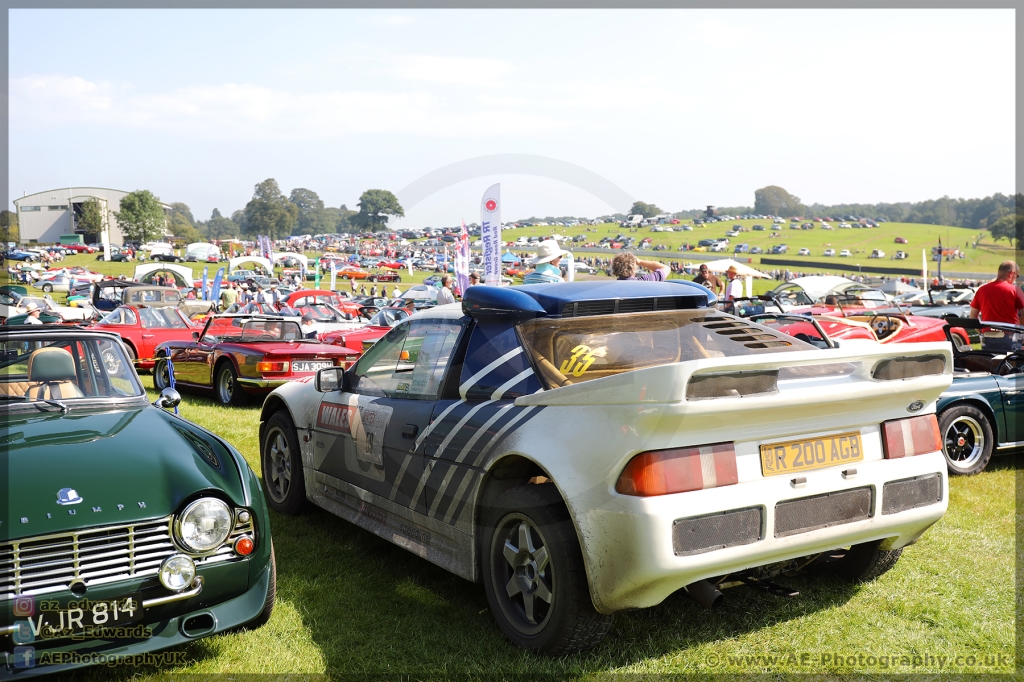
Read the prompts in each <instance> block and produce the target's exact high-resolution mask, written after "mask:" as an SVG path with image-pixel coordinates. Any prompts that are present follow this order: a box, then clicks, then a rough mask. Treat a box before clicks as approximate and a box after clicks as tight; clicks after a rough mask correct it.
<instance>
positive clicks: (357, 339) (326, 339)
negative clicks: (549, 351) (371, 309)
mask: <svg viewBox="0 0 1024 682" xmlns="http://www.w3.org/2000/svg"><path fill="white" fill-rule="evenodd" d="M409 314H410V313H409V311H408V310H407V309H405V308H381V309H380V310H378V311H377V313H376V314H375V315H374V316H373V317H371V318H370V320H369V321H368V322H367V323H366V324H365V325H363V326H361V327H357V328H355V329H352V330H349V331H332V332H326V333H324V334H321V335H320V340H321V341H322V342H323V343H331V344H334V345H337V346H345V347H346V348H350V349H352V350H354V351H356V352H357V353H359V354H362V353H363V352H364V351H365V350H366V349H367V348H369V347H370V346H372V345H373V344H374V343H376V342H377V340H378V339H380V338H381V337H382V336H384V335H385V334H387V333H388V332H389V331H390V330H391V328H392V327H394V326H395V325H396V324H398V323H399V322H401V321H402V320H404V319H405V318H407V317H409Z"/></svg>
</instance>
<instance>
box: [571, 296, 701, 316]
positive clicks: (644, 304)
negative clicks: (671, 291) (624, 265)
mask: <svg viewBox="0 0 1024 682" xmlns="http://www.w3.org/2000/svg"><path fill="white" fill-rule="evenodd" d="M699 300H700V299H698V298H697V297H696V296H657V297H650V298H616V299H611V300H607V299H602V300H598V301H574V302H572V303H566V304H565V305H564V306H562V317H584V316H590V315H615V314H623V313H651V312H656V311H659V310H693V309H694V308H698V307H700V303H699Z"/></svg>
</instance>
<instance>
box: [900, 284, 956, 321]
mask: <svg viewBox="0 0 1024 682" xmlns="http://www.w3.org/2000/svg"><path fill="white" fill-rule="evenodd" d="M974 292H975V289H973V288H970V287H965V288H949V289H929V290H928V291H921V292H911V293H910V294H904V295H902V296H898V297H897V298H896V300H897V301H898V302H899V304H900V306H903V307H905V308H907V309H908V310H909V311H910V312H911V313H913V314H914V315H923V316H925V317H946V316H948V315H953V316H954V317H969V316H970V314H971V301H972V300H974Z"/></svg>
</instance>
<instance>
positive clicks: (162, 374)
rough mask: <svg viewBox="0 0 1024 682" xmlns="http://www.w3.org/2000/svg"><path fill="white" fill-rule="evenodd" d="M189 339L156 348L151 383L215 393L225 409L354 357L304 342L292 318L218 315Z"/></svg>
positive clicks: (346, 351) (344, 351)
mask: <svg viewBox="0 0 1024 682" xmlns="http://www.w3.org/2000/svg"><path fill="white" fill-rule="evenodd" d="M192 337H193V338H192V339H190V340H188V341H166V342H164V343H161V344H160V345H158V346H157V348H156V350H155V354H156V366H155V367H154V368H153V385H154V386H156V388H157V389H158V390H161V389H163V388H166V387H168V386H170V385H171V382H172V374H171V373H172V372H173V381H174V382H175V385H176V386H187V387H190V388H199V389H206V390H211V389H212V390H213V393H214V395H215V396H216V398H217V400H219V401H220V402H221V403H223V404H225V405H244V404H245V403H246V402H247V401H248V397H249V396H259V395H264V394H266V393H269V392H270V391H272V390H274V389H275V388H277V387H278V386H281V385H283V384H286V383H288V382H290V381H295V380H296V379H302V378H307V377H312V376H313V374H314V373H316V371H317V370H318V369H323V368H325V367H345V366H347V365H348V363H349V362H350V361H351V360H352V359H354V358H355V357H356V355H357V354H356V353H355V352H353V351H351V350H349V349H348V348H342V347H340V346H330V345H326V344H322V343H320V342H318V341H316V340H310V339H305V338H303V332H302V330H301V329H300V328H299V324H298V323H297V322H295V320H292V319H287V318H282V317H271V316H256V315H217V316H215V317H211V318H210V319H208V320H207V321H206V325H205V326H204V327H203V329H202V331H194V332H192Z"/></svg>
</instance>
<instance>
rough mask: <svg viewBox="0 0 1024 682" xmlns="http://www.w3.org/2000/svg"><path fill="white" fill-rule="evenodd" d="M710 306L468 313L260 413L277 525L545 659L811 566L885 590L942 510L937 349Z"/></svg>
mask: <svg viewBox="0 0 1024 682" xmlns="http://www.w3.org/2000/svg"><path fill="white" fill-rule="evenodd" d="M709 299H710V300H709ZM713 302H714V296H713V294H711V293H710V292H709V291H708V290H707V289H704V288H703V287H700V286H698V285H695V284H692V283H691V282H687V281H682V280H669V281H666V282H636V281H632V282H631V281H621V282H600V281H598V282H564V283H558V284H543V285H533V286H528V287H527V286H523V287H488V286H477V287H472V288H470V289H469V290H468V291H467V292H466V295H465V297H464V298H463V301H462V303H461V304H451V305H445V306H439V307H435V308H433V309H431V310H429V311H424V312H422V313H417V314H416V315H413V316H411V317H410V318H409V319H407V320H404V321H402V322H401V323H399V324H398V325H397V326H396V327H394V328H393V329H391V330H390V331H389V332H388V333H387V334H386V335H385V336H384V337H383V338H382V339H381V340H379V341H378V342H377V343H376V344H374V345H373V346H372V347H371V348H370V349H369V350H367V352H366V353H364V354H363V356H362V357H361V358H360V359H359V360H358V361H357V362H356V363H355V364H354V365H353V366H352V367H351V368H349V369H348V370H342V369H341V368H331V369H327V370H321V371H320V372H318V373H317V375H316V378H315V379H314V381H312V382H302V383H292V384H288V385H286V386H283V387H281V388H278V389H277V390H275V391H274V392H273V393H271V394H270V396H268V397H267V399H266V400H265V402H264V404H263V408H262V412H261V416H260V419H261V425H260V434H259V437H260V453H261V458H262V470H263V481H264V488H265V492H266V493H267V496H268V504H270V505H271V507H272V508H274V509H276V510H278V511H280V512H281V513H285V514H297V513H299V512H301V511H302V509H303V508H304V507H305V506H306V505H307V504H308V503H309V502H312V503H313V504H315V505H316V506H319V507H322V508H324V509H326V510H328V511H330V512H331V513H333V514H335V515H338V516H340V517H341V518H343V519H346V520H348V521H350V522H352V523H354V524H356V525H358V526H360V527H362V528H364V529H366V530H368V531H370V532H372V533H375V534H377V535H379V536H381V537H383V538H385V539H387V540H388V541H390V542H394V543H396V544H398V545H399V546H401V547H404V548H406V549H408V550H409V551H411V552H413V553H415V554H417V555H419V556H420V557H422V558H424V559H426V560H428V561H431V562H434V563H436V564H438V565H439V566H442V567H443V568H445V569H446V570H448V571H451V572H453V573H455V574H457V575H459V576H462V577H464V578H467V579H469V580H473V581H478V582H482V583H483V588H484V592H485V593H486V596H487V600H488V603H489V604H490V608H491V612H492V614H493V615H494V617H495V619H496V620H497V623H498V626H499V628H500V629H501V631H502V632H503V633H504V634H505V635H506V636H507V637H508V638H509V639H510V640H511V641H512V642H513V643H515V644H517V645H519V646H522V647H524V648H527V649H530V650H533V651H538V652H543V653H547V654H565V653H569V652H572V651H576V650H581V649H585V648H588V647H590V646H593V645H595V644H596V643H597V642H599V641H600V640H601V639H602V638H603V637H604V636H605V634H606V633H607V632H608V631H609V629H610V627H611V625H612V618H613V614H614V613H615V612H617V611H621V610H623V609H633V608H643V607H648V606H653V605H655V604H658V603H660V602H662V601H663V600H664V599H665V598H667V597H668V596H669V595H670V594H672V593H674V592H676V591H677V590H679V589H680V588H684V587H685V588H687V591H688V592H689V594H690V595H691V596H692V597H694V598H695V599H697V600H698V601H699V602H701V603H704V604H706V605H712V604H714V603H716V602H717V601H718V600H719V599H721V598H722V595H721V593H720V592H719V589H718V588H720V587H722V588H724V587H727V586H731V585H732V584H736V583H740V582H744V581H745V582H748V583H754V584H759V585H762V586H763V585H773V586H774V587H773V588H772V589H775V588H778V589H783V588H782V587H781V586H776V585H774V583H772V581H773V580H774V579H775V578H776V577H777V576H779V575H782V574H783V573H784V572H787V571H790V570H794V569H799V568H801V567H806V566H808V565H810V564H812V563H814V564H819V562H818V559H820V558H823V557H827V558H828V559H829V561H823V562H820V565H821V567H822V569H823V570H832V571H835V572H837V573H838V574H840V575H842V576H844V577H846V578H849V579H851V580H855V581H858V580H870V579H873V578H875V577H877V576H879V575H881V574H882V573H884V572H885V571H886V570H888V569H889V568H891V567H892V566H893V565H894V563H895V562H896V560H897V559H898V558H899V556H900V553H901V552H902V548H903V547H904V546H906V545H908V544H910V543H912V542H914V541H915V540H917V539H918V538H919V537H920V536H921V534H922V533H924V531H925V530H926V529H927V528H928V527H929V526H931V525H932V524H933V523H935V522H936V521H937V520H938V519H939V518H941V517H942V515H943V514H944V512H945V509H946V505H947V503H948V495H947V490H948V488H947V485H946V463H945V459H944V458H943V456H942V452H941V442H940V438H939V430H938V424H937V422H936V419H935V415H934V405H935V400H936V398H938V396H939V394H940V393H941V392H942V391H943V390H945V389H946V388H948V386H949V384H950V382H951V380H952V378H951V371H952V369H951V368H952V358H951V351H950V348H949V344H948V343H946V342H943V343H921V344H914V345H912V346H902V347H900V348H899V350H893V349H892V348H891V347H888V346H884V345H881V344H853V345H854V346H856V347H855V348H853V349H844V348H842V347H839V348H829V349H827V350H823V349H819V348H817V347H815V346H814V345H812V344H808V343H805V342H803V341H800V340H797V339H795V338H792V337H789V336H786V335H783V334H780V333H778V332H776V331H773V330H772V329H770V328H769V327H766V326H762V325H759V324H756V323H749V322H748V321H746V320H743V319H741V318H737V317H734V316H731V315H727V314H725V313H722V312H719V311H716V310H714V309H713V308H710V307H709V304H711V303H713ZM737 424H742V429H737Z"/></svg>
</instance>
